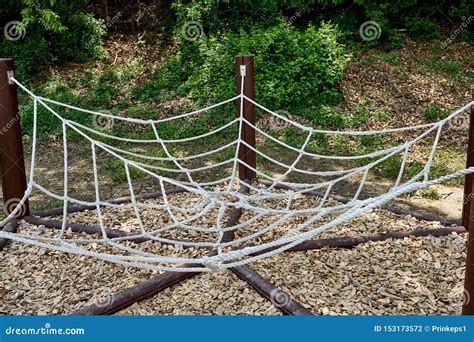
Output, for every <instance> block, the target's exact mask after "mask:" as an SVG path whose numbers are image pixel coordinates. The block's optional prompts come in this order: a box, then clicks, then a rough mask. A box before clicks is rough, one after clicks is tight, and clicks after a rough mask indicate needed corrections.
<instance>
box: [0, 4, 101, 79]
mask: <svg viewBox="0 0 474 342" xmlns="http://www.w3.org/2000/svg"><path fill="white" fill-rule="evenodd" d="M86 4H87V1H86V0H74V1H65V0H57V1H42V0H25V1H23V2H18V1H16V2H14V1H7V3H6V4H5V7H4V8H2V11H0V24H1V27H4V26H5V25H6V24H7V23H11V22H13V21H19V20H21V23H20V24H19V25H17V29H18V30H20V31H18V32H21V33H23V34H21V35H20V36H22V38H21V39H18V40H13V41H12V40H8V39H4V38H3V37H2V39H1V40H0V56H2V57H12V58H13V59H14V60H15V64H16V70H17V75H18V77H19V78H21V79H23V80H25V79H26V77H27V76H31V74H32V73H34V72H36V71H38V70H40V69H42V68H44V67H45V66H47V65H51V64H66V63H68V62H71V61H74V62H84V61H86V60H89V59H91V58H97V57H99V56H102V55H103V53H104V50H103V48H102V39H103V37H104V35H105V26H104V24H103V22H102V21H100V20H98V19H95V18H94V17H93V16H92V15H91V14H86V13H84V12H83V8H84V6H85V5H86Z"/></svg>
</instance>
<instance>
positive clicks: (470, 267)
mask: <svg viewBox="0 0 474 342" xmlns="http://www.w3.org/2000/svg"><path fill="white" fill-rule="evenodd" d="M468 139H469V140H468V143H467V160H466V167H467V168H469V167H473V166H474V109H471V113H470V115H469V138H468ZM473 197H474V174H472V173H471V174H468V175H466V177H465V179H464V202H463V210H462V224H463V226H464V228H466V230H467V231H468V236H467V256H466V273H465V276H464V293H463V297H462V298H463V299H462V304H463V307H462V314H463V315H474V298H471V296H474V198H473Z"/></svg>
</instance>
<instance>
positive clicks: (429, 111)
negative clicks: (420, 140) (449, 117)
mask: <svg viewBox="0 0 474 342" xmlns="http://www.w3.org/2000/svg"><path fill="white" fill-rule="evenodd" d="M445 117H446V113H445V112H444V111H443V110H442V109H441V108H439V106H438V105H436V104H430V105H429V106H428V107H426V109H425V118H426V119H428V120H430V121H433V120H441V119H444V118H445Z"/></svg>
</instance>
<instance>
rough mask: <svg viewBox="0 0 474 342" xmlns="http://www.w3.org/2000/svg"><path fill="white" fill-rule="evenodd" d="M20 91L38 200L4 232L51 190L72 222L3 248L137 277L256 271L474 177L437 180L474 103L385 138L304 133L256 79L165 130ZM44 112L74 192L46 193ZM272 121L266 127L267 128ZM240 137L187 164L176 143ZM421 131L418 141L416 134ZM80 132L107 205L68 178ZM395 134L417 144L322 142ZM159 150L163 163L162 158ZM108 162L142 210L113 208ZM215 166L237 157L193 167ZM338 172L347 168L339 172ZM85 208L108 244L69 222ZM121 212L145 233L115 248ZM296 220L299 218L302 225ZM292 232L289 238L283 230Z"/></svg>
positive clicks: (19, 237)
mask: <svg viewBox="0 0 474 342" xmlns="http://www.w3.org/2000/svg"><path fill="white" fill-rule="evenodd" d="M11 80H12V81H13V82H14V83H16V84H17V86H19V87H20V88H21V89H22V90H23V91H25V92H26V93H27V94H28V95H29V96H31V98H32V99H33V108H32V111H33V131H32V139H31V140H32V141H31V164H30V170H29V174H28V179H29V180H28V183H27V190H26V192H25V194H24V196H23V198H22V199H21V200H19V201H18V203H17V205H16V206H15V207H14V208H13V210H11V211H10V213H9V215H8V217H6V218H5V219H4V220H3V221H2V222H1V225H2V226H3V225H5V224H6V223H7V222H8V221H9V220H11V219H12V218H14V217H18V213H19V212H20V211H21V210H22V206H23V205H24V203H25V201H27V199H28V198H29V197H30V196H31V194H32V192H33V191H39V192H41V193H43V194H44V195H46V196H49V197H51V198H53V199H55V200H56V201H61V202H62V205H63V214H62V217H61V219H60V221H61V222H62V224H61V229H58V230H57V232H56V233H55V234H54V236H52V235H44V234H28V233H27V232H25V231H23V230H22V231H19V232H17V233H12V232H7V231H0V237H2V238H7V239H11V240H14V241H18V242H22V243H26V244H31V245H35V246H39V247H44V248H50V249H52V250H56V251H61V252H69V253H76V254H82V255H85V256H90V257H95V258H99V259H103V260H107V261H110V262H114V263H119V264H123V265H126V266H134V267H142V268H147V269H154V270H173V271H182V272H186V271H190V270H192V271H201V272H207V271H212V270H215V269H224V268H229V267H235V266H239V265H244V264H247V263H251V262H254V261H257V260H259V259H261V258H265V257H270V256H272V255H275V254H277V253H280V252H283V251H285V250H287V249H289V248H291V247H293V246H295V245H297V244H300V243H301V242H303V241H305V240H307V239H310V238H312V237H314V236H315V235H317V234H319V233H321V232H324V231H326V230H328V229H330V228H332V227H335V226H337V225H339V224H342V223H344V222H347V221H348V220H351V219H352V218H355V217H357V216H359V215H361V214H363V213H365V212H367V211H369V210H371V209H373V208H376V207H379V206H381V205H382V204H384V203H386V202H388V201H390V200H392V199H394V198H396V197H397V196H400V195H402V194H405V193H408V192H411V191H414V190H417V189H421V188H426V187H429V186H431V185H434V184H438V183H441V182H444V181H448V180H451V179H454V178H456V177H459V176H461V175H465V174H468V173H472V172H474V168H467V169H461V170H458V171H456V172H454V173H451V174H447V175H443V176H441V177H437V178H435V179H432V178H430V170H431V168H432V165H433V161H434V158H435V154H436V151H437V147H438V144H439V140H440V135H441V133H442V131H443V128H444V127H446V126H447V125H448V123H449V122H451V121H452V120H455V119H456V118H458V117H459V116H460V115H461V114H462V113H464V112H466V111H467V110H469V109H470V108H471V107H472V106H473V102H471V103H468V104H467V105H465V106H463V107H462V108H460V109H458V110H456V111H455V112H453V113H451V114H450V115H449V116H447V117H446V118H444V119H442V120H440V121H438V122H435V123H429V124H422V125H416V126H410V127H403V128H397V129H385V130H367V131H342V130H341V131H329V130H324V129H319V128H313V127H309V126H306V125H303V124H301V123H299V122H297V121H295V120H293V119H292V118H291V117H288V116H286V115H284V114H282V113H281V112H274V111H272V110H270V109H268V108H266V107H264V106H262V105H261V104H259V103H257V102H255V101H254V100H253V99H251V98H249V97H248V96H246V95H245V93H244V91H243V84H244V81H245V73H242V75H241V81H242V82H241V84H242V89H241V91H240V94H238V95H237V96H235V97H232V98H230V99H227V100H225V101H222V102H220V103H217V104H214V105H211V106H208V107H206V108H203V109H200V110H196V111H192V112H189V113H184V114H180V115H174V116H170V117H165V118H159V119H153V120H152V119H139V118H134V117H130V116H125V115H112V114H108V113H103V112H96V111H91V110H84V109H81V108H78V107H75V106H72V105H68V104H65V103H62V102H58V101H55V100H51V99H48V98H44V97H41V96H38V95H36V94H35V93H33V92H32V91H30V90H29V89H28V88H26V87H25V86H24V85H23V84H21V83H20V82H19V81H18V80H16V79H15V78H14V77H12V78H11ZM236 102H237V103H238V106H240V111H239V112H240V115H237V116H234V117H229V120H227V122H224V123H222V124H221V125H220V126H219V127H216V128H212V129H209V130H208V131H206V132H202V131H201V132H198V133H197V134H194V135H193V136H188V137H184V138H182V137H179V138H173V136H170V134H165V133H166V132H165V133H163V132H162V130H161V129H162V127H165V126H166V125H170V124H173V123H175V122H178V121H179V120H188V121H189V122H190V123H191V125H192V124H193V123H196V124H197V122H198V120H199V118H200V117H201V116H203V115H205V113H208V112H210V111H212V110H216V109H219V108H222V107H224V106H226V105H233V104H234V103H236ZM246 104H252V105H254V106H255V108H257V110H259V112H260V113H261V114H262V116H264V115H265V116H268V117H270V118H272V120H279V121H280V122H282V123H283V124H284V126H285V127H286V128H285V129H286V130H291V129H293V130H297V131H298V132H301V133H302V137H303V138H302V139H300V143H299V145H298V144H297V146H295V144H292V143H289V142H288V141H285V140H284V139H281V137H279V136H278V135H275V134H273V133H272V131H271V130H269V129H268V127H264V126H265V125H263V126H262V125H259V124H254V123H252V122H250V121H249V120H247V118H246V117H245V116H244V115H242V113H243V112H244V105H246ZM40 108H41V110H40ZM54 108H61V109H62V110H63V113H62V114H59V110H57V109H54ZM69 112H78V113H81V115H83V116H91V117H93V118H94V120H95V121H94V122H97V121H100V120H104V121H108V120H109V121H111V122H114V123H116V124H115V126H116V127H115V132H117V129H120V127H124V126H122V125H132V126H137V127H139V128H138V129H136V130H135V131H134V132H135V133H137V132H138V133H137V134H134V135H128V136H125V137H124V136H121V135H120V134H114V133H112V132H114V131H112V132H111V130H107V131H105V130H103V129H100V128H98V127H94V126H93V127H91V126H90V125H89V126H88V125H87V124H84V123H81V122H79V121H80V120H74V118H73V116H72V115H68V113H69ZM44 113H48V115H52V116H53V117H54V118H56V120H57V122H59V125H60V127H61V128H62V145H63V155H64V156H63V157H64V170H63V176H64V177H63V179H62V180H61V181H62V183H63V190H62V193H61V192H59V193H58V192H57V191H56V192H55V191H52V190H49V189H47V188H46V187H45V186H42V185H41V184H40V183H39V182H38V181H37V177H36V173H37V172H38V170H37V165H36V159H37V158H36V157H37V153H38V151H37V150H38V149H37V147H38V139H37V135H38V121H39V119H40V115H44ZM262 120H263V119H260V121H262ZM262 122H264V121H262ZM267 122H268V121H267ZM117 127H118V128H117ZM166 127H168V126H166ZM244 127H246V128H247V129H248V128H251V129H252V130H254V131H255V134H256V135H258V137H259V138H258V139H257V143H260V142H261V141H263V140H265V141H266V142H268V143H269V144H270V145H271V146H274V147H278V148H280V149H284V150H286V151H288V152H290V153H292V155H293V157H292V159H291V160H290V162H288V160H286V161H282V160H280V159H279V153H275V155H272V154H271V152H264V151H263V149H257V148H255V147H254V146H253V145H252V144H250V143H249V142H248V141H246V139H244V138H242V137H243V136H244V135H243V134H242V133H243V130H244ZM229 130H230V132H231V133H230V134H231V135H232V137H231V141H230V142H228V143H225V144H222V145H221V146H218V147H214V146H212V147H211V145H209V148H206V150H204V151H203V152H199V153H194V154H188V155H182V154H181V155H180V154H179V151H178V153H177V149H176V148H175V147H173V146H175V145H176V144H188V145H189V144H198V145H200V146H206V142H207V141H209V139H211V138H212V137H215V136H227V137H228V136H229V133H228V132H229ZM225 132H227V133H225ZM413 132H416V134H415V133H413ZM72 133H73V134H75V136H76V137H80V138H81V139H84V140H85V141H87V143H88V145H90V151H91V160H92V165H91V166H92V167H91V169H92V182H93V187H94V191H93V192H94V194H95V196H94V198H92V199H91V200H83V199H78V198H74V197H73V196H72V195H71V193H72V192H71V187H70V184H69V179H68V173H69V170H70V166H71V165H70V164H69V159H70V153H69V152H68V151H69V150H68V137H69V136H70V135H71V134H72ZM140 133H142V136H140ZM391 134H392V135H393V134H398V135H399V136H400V135H401V136H404V137H408V138H407V139H405V140H406V141H403V142H400V143H398V142H397V143H395V144H393V143H392V144H391V146H389V147H386V148H385V147H384V148H382V149H380V150H372V151H370V152H368V153H363V154H356V155H345V154H334V155H329V154H322V153H320V154H318V153H315V152H314V144H315V142H316V143H317V142H318V141H321V144H324V143H325V141H323V140H320V139H319V140H318V137H321V136H327V137H349V138H358V137H379V136H382V135H391ZM429 136H431V137H433V141H432V144H431V145H429V146H430V147H429V151H428V152H427V158H426V160H425V161H424V163H423V167H422V168H421V169H420V170H418V172H416V173H415V174H410V175H409V177H408V176H407V174H408V173H407V172H406V168H407V164H408V160H409V154H410V151H411V149H412V148H413V146H415V144H417V143H419V142H421V141H423V140H425V139H426V138H427V137H429ZM216 141H220V140H216ZM326 141H327V140H326ZM140 146H146V148H145V149H140V148H139V147H140ZM242 148H246V149H247V150H248V151H253V153H255V154H256V156H257V157H258V160H265V161H266V162H268V163H271V164H273V165H276V166H278V167H279V168H280V169H282V170H283V171H281V172H279V173H278V174H277V175H275V174H273V173H269V172H267V171H264V170H262V169H260V168H257V167H256V166H255V165H250V164H249V163H247V162H246V161H245V160H243V159H242V158H239V149H242ZM158 150H159V151H160V153H151V152H150V151H155V152H156V151H158ZM226 150H229V151H231V153H230V154H229V153H227V154H226V153H222V152H224V151H226ZM271 150H272V149H270V151H271ZM103 155H107V156H108V157H109V158H112V159H114V160H115V161H116V163H115V164H113V165H115V167H116V168H117V172H119V171H120V172H124V173H125V175H126V177H125V180H126V183H127V185H128V189H127V190H128V195H129V199H130V200H129V201H128V202H125V203H119V202H117V201H115V202H114V201H112V200H109V199H107V200H105V199H104V198H103V196H104V195H103V194H102V191H101V184H100V179H101V178H100V167H99V163H98V162H97V160H98V158H99V156H103ZM214 155H220V156H222V155H224V156H225V158H220V159H223V160H222V161H214V160H215V159H211V160H213V161H212V162H206V163H204V164H203V165H201V166H199V167H193V166H192V165H193V162H196V161H199V160H204V159H209V158H210V157H212V156H214ZM394 156H400V158H399V160H400V163H399V164H398V165H397V167H398V177H396V180H395V181H394V183H393V184H391V186H390V187H389V188H388V190H387V191H384V193H382V194H376V195H368V196H365V197H364V196H362V194H363V193H364V189H365V187H366V183H367V179H368V177H369V174H370V172H371V171H373V170H374V169H376V168H378V167H379V166H380V165H381V164H382V163H383V162H384V161H387V160H388V159H389V158H392V157H394ZM305 158H306V159H308V158H309V160H311V163H309V164H308V162H307V161H306V162H304V161H303V160H304V159H305ZM306 159H305V160H306ZM326 162H329V165H333V167H331V166H330V167H325V168H324V169H318V166H319V165H323V164H324V163H326ZM331 163H333V164H331ZM190 165H191V166H190ZM308 165H309V167H308ZM324 165H326V164H324ZM334 165H337V167H336V166H334ZM241 166H244V167H246V168H248V169H249V170H252V171H253V172H255V173H256V175H257V177H258V179H260V180H261V182H255V181H254V182H249V181H247V180H242V179H241V178H240V177H239V174H238V169H239V167H241ZM119 169H120V170H119ZM136 173H141V174H144V175H147V176H148V177H150V178H152V179H153V180H154V181H156V184H157V188H158V189H157V190H159V192H160V193H161V197H160V199H159V201H155V202H153V201H151V200H142V198H141V197H140V196H138V195H137V193H136V190H135V187H134V178H135V177H134V176H135V175H136ZM198 173H206V174H208V175H218V177H217V178H218V179H214V180H212V181H209V180H202V179H200V178H198V177H197V176H196V174H198ZM295 174H299V175H300V176H301V177H300V178H291V177H292V176H293V175H295ZM311 177H313V178H311ZM308 179H312V181H307V180H308ZM354 179H356V180H357V181H356V186H355V187H354V193H353V194H352V195H351V198H350V200H349V201H348V202H347V203H341V202H335V201H333V200H332V193H333V191H334V189H335V188H337V186H338V185H341V184H347V182H348V181H349V180H352V181H353V180H354ZM176 189H180V191H182V192H184V193H185V194H189V195H187V196H190V197H193V198H195V200H194V202H192V203H193V204H192V205H191V204H189V203H185V204H184V205H183V204H181V205H180V204H179V203H175V201H174V200H173V196H174V195H173V190H176ZM308 193H318V194H319V197H317V198H318V201H317V202H311V203H316V204H314V205H311V206H309V207H308V206H300V205H295V202H296V201H297V200H298V198H301V197H302V196H305V194H308ZM275 203H278V205H275ZM78 205H82V206H90V207H93V208H94V209H95V210H93V211H92V212H93V213H94V215H96V218H97V222H98V227H99V228H100V233H101V234H99V236H97V237H96V238H95V239H93V238H85V237H84V236H83V235H81V234H70V231H69V223H70V221H69V220H70V219H71V213H70V211H69V209H70V208H71V207H74V206H78ZM109 209H116V210H119V209H120V210H121V209H124V210H130V211H133V215H132V216H134V222H135V225H136V230H134V231H133V232H131V233H129V234H127V235H126V236H118V237H117V236H115V237H111V236H110V234H108V229H109V227H107V222H106V220H105V219H104V212H106V211H107V210H109ZM235 209H239V210H242V211H243V212H245V213H246V214H245V215H243V216H242V220H240V221H238V222H236V223H235V224H234V225H228V224H226V219H227V218H228V216H229V213H230V212H231V211H232V210H235ZM150 210H152V212H153V216H155V218H156V217H159V218H161V220H159V221H156V220H155V221H152V222H151V223H150V222H147V220H145V219H144V214H143V213H144V211H147V213H149V212H150ZM296 217H298V218H299V219H298V220H294V218H296ZM164 218H166V219H164ZM289 222H291V224H289ZM153 223H154V224H153ZM249 227H252V229H249ZM282 227H284V228H285V229H283V230H282V229H281V228H282ZM277 231H278V232H279V234H275V235H270V236H273V238H266V239H260V238H263V236H265V235H268V234H270V233H272V232H277ZM172 232H179V234H173V233H172ZM229 233H233V238H232V239H228V238H227V236H228V234H229ZM178 236H179V238H178ZM181 237H185V238H181ZM140 239H142V240H143V241H145V240H146V241H151V242H153V243H157V244H161V245H162V246H167V245H169V244H171V245H174V246H182V247H179V248H181V249H182V250H184V249H185V248H192V249H194V250H202V251H214V253H204V252H203V253H201V254H197V255H194V256H192V257H189V256H187V255H185V256H183V255H176V254H171V255H169V254H166V253H165V252H164V251H165V250H166V249H163V250H159V251H163V253H161V252H156V251H151V252H150V251H147V250H145V249H142V248H140V246H141V244H140V243H133V241H138V240H140ZM92 245H93V246H97V245H100V246H106V247H107V248H105V249H99V250H97V248H93V247H91V246H92ZM182 263H193V264H195V266H196V267H192V268H189V267H177V266H178V264H182Z"/></svg>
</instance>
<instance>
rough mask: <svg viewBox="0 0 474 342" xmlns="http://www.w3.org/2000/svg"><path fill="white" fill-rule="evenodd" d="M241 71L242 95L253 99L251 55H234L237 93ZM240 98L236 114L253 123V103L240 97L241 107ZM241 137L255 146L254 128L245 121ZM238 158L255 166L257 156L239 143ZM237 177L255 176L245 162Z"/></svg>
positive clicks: (253, 84) (239, 88)
mask: <svg viewBox="0 0 474 342" xmlns="http://www.w3.org/2000/svg"><path fill="white" fill-rule="evenodd" d="M242 73H244V75H245V77H244V87H243V92H244V95H245V96H247V97H248V98H250V99H252V100H255V79H254V63H253V56H236V57H235V83H236V91H237V95H239V94H240V92H241V86H242V84H241V82H242ZM240 101H241V99H237V116H239V117H240V115H242V116H243V117H244V118H245V120H247V121H248V122H250V123H251V124H252V125H255V105H254V104H253V103H251V102H250V101H248V100H245V99H242V101H243V102H244V103H243V106H242V108H241V104H240ZM241 109H242V111H243V113H241ZM241 139H242V140H244V141H245V142H246V143H247V144H248V145H250V146H252V147H254V148H255V129H254V128H253V127H251V126H250V125H249V124H247V123H246V122H244V123H243V126H242V131H241ZM238 157H239V160H242V161H243V162H245V163H246V164H247V165H249V166H251V167H253V168H254V169H256V168H257V156H256V154H255V151H253V150H252V149H251V148H249V147H248V146H245V145H244V144H240V146H239V152H238ZM239 178H240V179H242V180H244V179H246V180H249V181H252V180H254V179H256V178H257V175H256V172H255V170H252V169H251V168H249V167H247V166H246V165H245V164H242V163H239Z"/></svg>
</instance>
